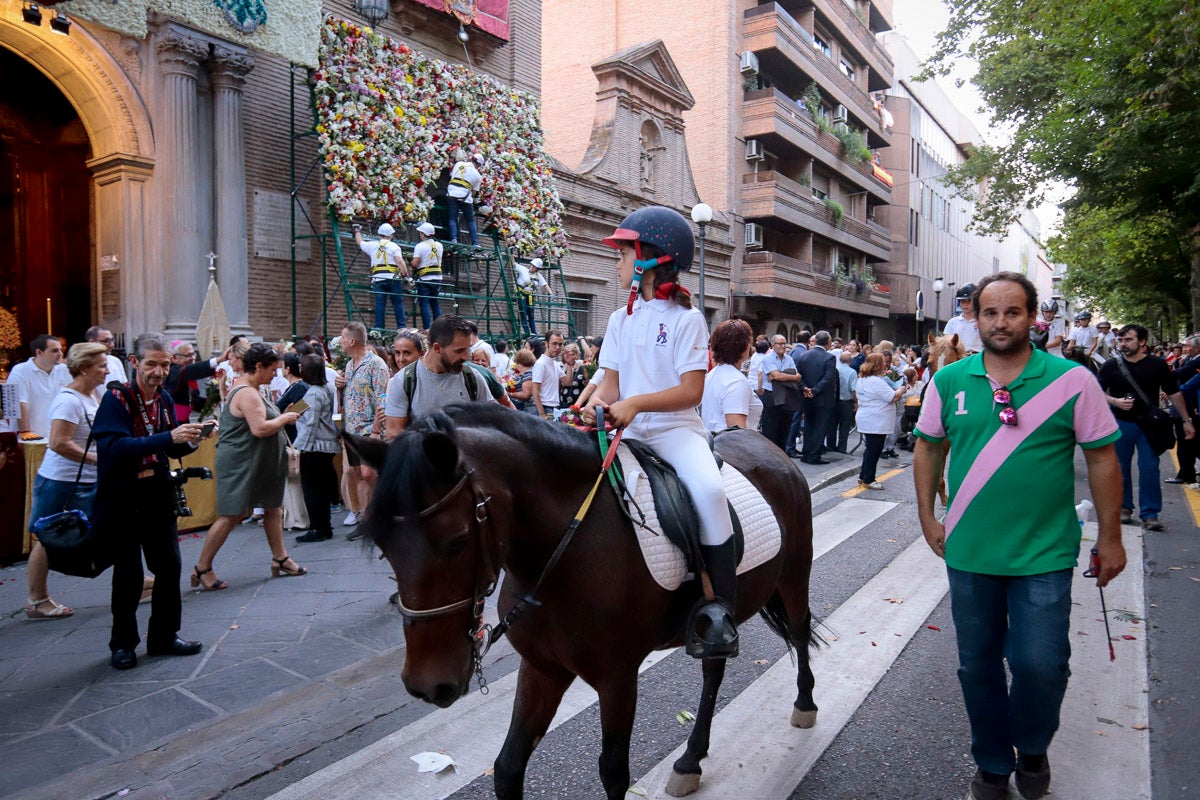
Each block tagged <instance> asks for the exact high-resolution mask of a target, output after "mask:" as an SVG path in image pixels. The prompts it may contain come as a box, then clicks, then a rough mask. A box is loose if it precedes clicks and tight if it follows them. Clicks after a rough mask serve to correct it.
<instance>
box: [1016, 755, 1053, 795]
mask: <svg viewBox="0 0 1200 800" xmlns="http://www.w3.org/2000/svg"><path fill="white" fill-rule="evenodd" d="M1049 790H1050V761H1049V760H1048V759H1047V758H1046V756H1044V755H1040V756H1027V755H1018V756H1017V792H1018V793H1020V795H1021V797H1024V798H1025V800H1036V798H1038V797H1045V796H1046V793H1047V792H1048V791H1049Z"/></svg>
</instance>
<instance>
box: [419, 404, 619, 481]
mask: <svg viewBox="0 0 1200 800" xmlns="http://www.w3.org/2000/svg"><path fill="white" fill-rule="evenodd" d="M441 413H442V414H443V415H444V416H446V417H448V418H449V419H450V420H452V421H453V424H454V425H455V426H456V427H458V428H485V429H488V430H493V431H499V432H500V433H503V434H504V435H505V436H508V437H511V438H513V439H516V440H517V441H519V442H521V443H522V444H523V445H525V446H526V447H528V448H530V449H531V450H533V451H534V455H535V457H538V458H539V459H541V457H543V456H544V457H545V459H546V461H545V462H541V463H545V464H546V465H547V466H550V465H553V464H555V463H558V462H563V461H567V462H575V463H578V462H580V461H582V460H584V459H586V460H587V461H586V463H588V464H591V463H592V462H596V467H597V468H599V458H600V456H599V450H598V447H597V444H596V439H595V437H594V435H589V434H586V433H584V432H583V431H581V430H579V429H578V428H574V427H572V426H570V425H563V424H560V423H557V422H547V421H546V420H543V419H539V418H538V417H535V416H533V415H532V414H524V413H521V412H514V411H513V410H512V409H508V408H504V407H503V406H501V405H499V404H497V403H455V404H453V405H450V406H447V407H446V408H444V409H442V412H441ZM430 416H436V414H434V415H430ZM422 421H423V419H418V420H417V422H416V426H417V427H418V428H419V427H420V426H421V423H422Z"/></svg>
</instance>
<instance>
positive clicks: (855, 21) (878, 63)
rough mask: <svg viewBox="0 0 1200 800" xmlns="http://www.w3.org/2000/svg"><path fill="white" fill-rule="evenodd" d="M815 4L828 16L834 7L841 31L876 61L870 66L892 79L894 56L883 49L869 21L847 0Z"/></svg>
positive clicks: (885, 77) (814, 1)
mask: <svg viewBox="0 0 1200 800" xmlns="http://www.w3.org/2000/svg"><path fill="white" fill-rule="evenodd" d="M813 5H814V6H816V8H817V9H819V10H820V11H824V12H825V14H826V16H828V15H829V14H830V11H829V9H832V15H833V16H835V17H837V20H838V21H840V22H841V23H842V24H841V26H840V27H839V30H840V32H841V33H843V34H846V35H848V36H849V37H852V38H853V39H854V40H855V42H856V43H857V44H858V46H859V48H860V49H861V50H862V51H863V54H864V56H865V57H866V59H867V61H868V62H870V61H871V60H872V59H874V60H875V63H874V64H869V66H871V67H873V68H874V69H875V70H876V71H877V72H878V73H879V74H880V76H881V77H883V79H884V80H887V81H891V79H892V73H893V72H894V71H895V65H894V64H893V63H892V57H891V56H890V55H888V52H887V50H885V49H883V45H881V44H880V43H879V40H878V39H876V38H875V34H874V33H872V32H871V29H870V28H869V27H868V25H867V23H866V22H865V21H863V20H862V19H860V18H859V16H858V15H857V14H855V13H854V11H852V10H851V9H850V6H849V5H847V3H846V0H813Z"/></svg>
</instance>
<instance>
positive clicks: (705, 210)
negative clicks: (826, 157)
mask: <svg viewBox="0 0 1200 800" xmlns="http://www.w3.org/2000/svg"><path fill="white" fill-rule="evenodd" d="M712 218H713V210H712V206H710V205H709V204H708V203H696V205H694V206H692V222H694V223H696V224H697V225H698V226H700V313H701V314H703V315H704V329H705V330H708V314H706V313H705V304H704V229H705V227H707V225H708V223H710V222H712Z"/></svg>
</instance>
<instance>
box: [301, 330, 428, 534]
mask: <svg viewBox="0 0 1200 800" xmlns="http://www.w3.org/2000/svg"><path fill="white" fill-rule="evenodd" d="M402 335H404V331H401V333H400V335H398V336H397V337H396V341H397V343H401V341H402V340H401V338H400V336H402ZM417 337H418V338H417V341H418V342H419V341H420V334H417ZM404 341H405V342H407V340H404ZM409 347H411V344H410V345H409ZM401 352H404V350H397V353H401ZM300 375H301V376H302V377H303V378H304V381H305V383H307V384H308V386H309V388H308V391H307V392H305V394H304V402H305V403H307V404H308V411H306V412H304V413H303V414H301V415H300V419H299V421H297V422H296V431H297V433H296V449H297V450H298V451H299V452H300V488H301V489H302V490H303V492H304V505H305V507H306V508H307V510H308V520H309V524H310V525H311V530H309V531H308V533H303V534H301V535H299V536H297V537H296V541H297V542H298V543H300V544H307V543H311V542H324V541H328V540H329V539H332V538H333V523H332V521H331V519H330V511H329V509H330V506H332V505H333V504H334V503H336V502H337V499H338V480H337V472H336V471H335V470H334V468H333V459H334V457H335V456H336V455H337V454H338V453H340V452H341V451H342V445H341V440H340V439H339V438H338V432H337V426H336V425H334V423H333V395H334V393H333V392H332V391H330V389H332V388H333V385H332V384H328V383H326V381H325V362H324V361H323V360H322V359H321V357H320V356H318V355H316V354H315V353H311V354H309V355H306V356H304V357H303V358H301V359H300Z"/></svg>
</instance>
